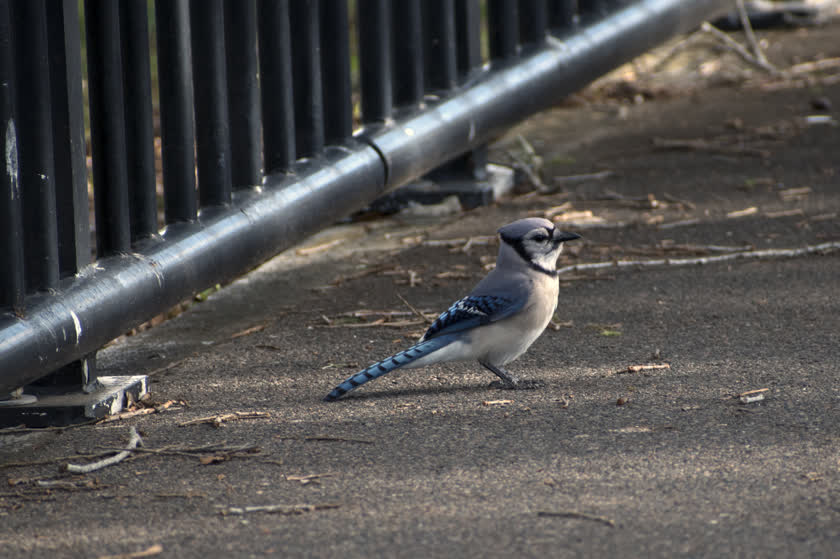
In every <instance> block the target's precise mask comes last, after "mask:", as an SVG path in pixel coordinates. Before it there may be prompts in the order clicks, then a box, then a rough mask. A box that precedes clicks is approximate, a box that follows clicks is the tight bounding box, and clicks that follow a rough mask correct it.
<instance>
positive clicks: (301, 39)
mask: <svg viewBox="0 0 840 559" xmlns="http://www.w3.org/2000/svg"><path fill="white" fill-rule="evenodd" d="M318 4H319V2H318V0H293V1H292V3H291V4H290V6H289V7H290V10H289V23H290V24H291V26H290V29H291V39H292V83H294V107H295V146H296V148H297V156H298V157H312V156H314V155H316V154H318V153H320V151H321V150H322V149H323V148H324V101H323V86H322V83H321V46H320V43H321V38H320V34H319V28H318V23H319V17H318V11H319V10H318V8H319V6H318Z"/></svg>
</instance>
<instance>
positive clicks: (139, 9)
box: [120, 0, 158, 241]
mask: <svg viewBox="0 0 840 559" xmlns="http://www.w3.org/2000/svg"><path fill="white" fill-rule="evenodd" d="M120 10H121V13H120V25H121V35H122V37H121V38H122V48H123V63H124V70H125V72H124V74H123V79H124V83H125V141H126V156H127V159H128V165H127V167H128V192H129V207H130V209H131V240H132V241H135V240H137V239H140V238H143V237H146V236H149V235H152V234H153V233H155V232H156V231H157V229H158V227H157V192H156V189H155V186H156V184H155V183H156V177H155V145H154V141H155V140H154V121H153V116H152V82H151V65H150V62H149V56H150V52H149V14H148V3H147V1H146V0H122V1H121V2H120Z"/></svg>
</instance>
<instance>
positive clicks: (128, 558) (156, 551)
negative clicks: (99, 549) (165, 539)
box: [99, 543, 163, 559]
mask: <svg viewBox="0 0 840 559" xmlns="http://www.w3.org/2000/svg"><path fill="white" fill-rule="evenodd" d="M161 553H163V546H162V545H160V544H159V543H156V544H155V545H152V546H149V547H147V548H146V549H144V550H142V551H134V552H131V553H118V554H117V555H100V556H99V559H142V558H143V557H153V556H155V555H160V554H161Z"/></svg>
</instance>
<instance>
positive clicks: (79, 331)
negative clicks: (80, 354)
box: [70, 311, 82, 345]
mask: <svg viewBox="0 0 840 559" xmlns="http://www.w3.org/2000/svg"><path fill="white" fill-rule="evenodd" d="M70 316H71V317H73V326H75V327H76V345H79V338H80V337H81V336H82V323H81V322H80V321H79V317H78V316H76V313H75V312H73V311H70Z"/></svg>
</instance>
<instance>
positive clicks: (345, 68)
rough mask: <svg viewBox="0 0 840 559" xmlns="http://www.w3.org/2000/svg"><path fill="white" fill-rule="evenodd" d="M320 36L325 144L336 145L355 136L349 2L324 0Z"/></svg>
mask: <svg viewBox="0 0 840 559" xmlns="http://www.w3.org/2000/svg"><path fill="white" fill-rule="evenodd" d="M321 37H322V40H321V60H322V64H323V80H324V141H325V142H326V143H327V144H337V143H339V142H341V141H342V140H344V139H346V138H349V137H350V136H352V135H353V101H352V96H353V95H352V93H353V91H352V89H351V85H350V22H349V14H348V12H347V0H321Z"/></svg>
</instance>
